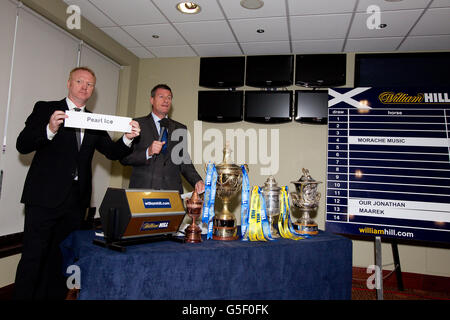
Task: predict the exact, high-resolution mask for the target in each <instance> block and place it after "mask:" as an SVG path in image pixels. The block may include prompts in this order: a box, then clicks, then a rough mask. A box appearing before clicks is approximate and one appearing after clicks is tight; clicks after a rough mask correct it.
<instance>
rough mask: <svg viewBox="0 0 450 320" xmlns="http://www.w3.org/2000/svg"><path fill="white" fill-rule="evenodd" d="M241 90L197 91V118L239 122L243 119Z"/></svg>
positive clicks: (211, 120)
mask: <svg viewBox="0 0 450 320" xmlns="http://www.w3.org/2000/svg"><path fill="white" fill-rule="evenodd" d="M243 103H244V92H243V91H228V90H202V91H199V92H198V120H201V121H206V122H239V121H242V119H243Z"/></svg>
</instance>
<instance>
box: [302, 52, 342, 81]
mask: <svg viewBox="0 0 450 320" xmlns="http://www.w3.org/2000/svg"><path fill="white" fill-rule="evenodd" d="M346 69H347V57H346V55H345V54H302V55H297V56H296V57H295V84H296V85H298V86H302V87H327V88H329V87H337V86H342V85H345V82H346Z"/></svg>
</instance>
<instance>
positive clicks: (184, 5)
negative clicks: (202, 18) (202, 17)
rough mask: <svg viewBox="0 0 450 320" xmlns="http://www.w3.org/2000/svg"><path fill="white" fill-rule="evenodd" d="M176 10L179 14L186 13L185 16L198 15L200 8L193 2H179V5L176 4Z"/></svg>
mask: <svg viewBox="0 0 450 320" xmlns="http://www.w3.org/2000/svg"><path fill="white" fill-rule="evenodd" d="M176 8H177V10H178V11H180V12H181V13H186V14H195V13H199V12H200V10H201V8H200V6H199V5H198V4H196V3H194V2H187V1H185V2H180V3H179V4H177V7H176Z"/></svg>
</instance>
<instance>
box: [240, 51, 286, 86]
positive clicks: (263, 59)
mask: <svg viewBox="0 0 450 320" xmlns="http://www.w3.org/2000/svg"><path fill="white" fill-rule="evenodd" d="M293 78H294V56H293V55H269V56H267V55H266V56H247V64H246V78H245V84H246V85H248V86H251V87H257V88H275V87H287V86H290V85H292V84H293Z"/></svg>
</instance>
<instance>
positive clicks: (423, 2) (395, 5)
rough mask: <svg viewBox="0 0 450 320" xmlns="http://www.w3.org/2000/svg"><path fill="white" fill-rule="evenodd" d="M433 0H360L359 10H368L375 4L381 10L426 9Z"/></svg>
mask: <svg viewBox="0 0 450 320" xmlns="http://www.w3.org/2000/svg"><path fill="white" fill-rule="evenodd" d="M430 2H431V0H406V1H405V0H403V1H386V0H359V3H358V10H357V11H359V12H367V8H368V7H369V6H372V5H375V6H377V7H379V8H380V9H381V11H390V10H403V9H424V8H426V7H427V6H428V4H429V3H430Z"/></svg>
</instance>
